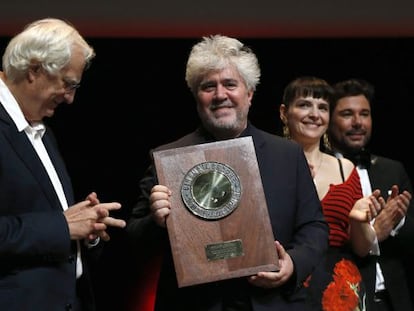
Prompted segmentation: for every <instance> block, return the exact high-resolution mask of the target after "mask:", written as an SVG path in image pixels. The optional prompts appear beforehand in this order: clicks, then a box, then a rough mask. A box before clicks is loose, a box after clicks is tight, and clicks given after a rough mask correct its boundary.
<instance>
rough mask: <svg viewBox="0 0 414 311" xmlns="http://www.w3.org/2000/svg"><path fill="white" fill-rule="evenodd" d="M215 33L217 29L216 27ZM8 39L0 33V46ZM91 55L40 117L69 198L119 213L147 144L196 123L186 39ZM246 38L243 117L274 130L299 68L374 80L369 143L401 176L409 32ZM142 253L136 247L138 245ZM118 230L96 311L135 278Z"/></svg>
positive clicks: (408, 130) (114, 41) (411, 54)
mask: <svg viewBox="0 0 414 311" xmlns="http://www.w3.org/2000/svg"><path fill="white" fill-rule="evenodd" d="M224 34H225V33H224ZM8 40H9V38H8V37H6V36H3V37H0V50H1V51H3V50H4V47H5V46H6V44H7V42H8ZM87 40H88V41H89V43H90V44H91V45H92V46H94V48H95V50H96V53H97V56H96V58H95V60H94V61H93V64H92V66H91V67H90V68H89V69H88V71H87V72H85V74H84V77H83V80H82V86H81V88H80V89H79V90H78V91H77V94H76V98H75V102H74V103H73V104H72V105H71V106H69V105H62V106H61V107H59V108H58V109H57V111H56V114H55V116H54V117H53V118H51V119H49V120H48V122H49V124H50V125H51V126H52V127H53V129H54V130H55V134H56V135H57V138H58V141H59V143H60V147H61V151H62V154H63V156H64V158H65V160H66V162H67V166H68V169H69V172H70V174H71V176H72V180H73V184H74V188H75V192H76V195H77V198H78V200H81V199H83V198H84V197H85V196H86V195H87V194H88V193H89V192H90V191H96V192H97V193H98V195H99V197H100V199H101V201H119V202H121V203H122V205H123V209H122V211H121V212H118V213H115V214H116V215H117V216H119V217H123V218H127V217H128V213H129V211H130V209H131V207H132V206H133V204H134V202H135V199H136V196H137V190H138V189H137V188H138V181H139V179H140V177H141V176H142V174H143V172H144V170H145V168H146V167H147V165H148V151H149V150H150V149H151V148H153V147H156V146H158V145H159V144H162V143H166V142H169V141H171V140H174V139H176V138H178V137H180V136H182V135H184V134H186V133H188V132H189V131H192V130H193V129H194V128H195V127H196V126H197V124H198V118H197V116H196V110H195V103H194V101H193V98H192V95H191V94H190V91H189V90H188V89H187V86H186V83H185V79H184V75H185V65H186V60H187V57H188V54H189V52H190V49H191V47H192V45H193V44H194V43H196V42H197V41H198V40H199V37H194V38H170V37H168V38H119V37H118V38H111V37H106V38H104V37H87ZM241 40H242V41H243V42H244V43H246V44H247V45H249V46H250V47H251V48H252V49H253V50H254V51H255V52H256V55H257V57H258V59H259V62H260V65H261V68H262V77H261V83H260V84H259V86H258V88H257V91H256V94H255V96H254V98H253V106H252V108H251V113H250V119H251V121H252V122H253V123H254V124H255V125H256V126H257V127H259V128H262V129H264V130H267V131H269V132H273V133H280V130H281V122H280V120H279V113H278V105H279V104H280V101H281V97H282V91H283V88H284V87H285V85H286V84H287V83H288V82H289V81H290V80H292V79H294V78H296V77H298V76H301V75H315V76H318V77H321V78H324V79H326V80H327V81H328V82H331V83H335V82H337V81H339V80H342V79H347V78H364V79H367V80H369V81H370V82H372V83H373V84H374V86H375V87H376V100H375V103H374V106H373V118H374V125H373V128H374V130H373V138H372V143H371V146H370V147H371V149H372V150H373V151H374V152H375V153H378V154H381V155H384V156H388V157H391V158H394V159H397V160H400V161H402V162H403V163H404V165H405V166H406V168H407V170H408V172H409V174H410V176H411V177H413V176H414V164H413V163H412V158H413V151H412V147H411V143H412V132H413V131H412V124H413V117H412V113H411V110H412V107H411V105H412V100H413V96H412V94H413V90H414V37H395V36H393V37H375V38H372V37H369V38H368V37H358V38H333V37H332V38H331V37H324V38H309V37H306V38H253V37H251V38H250V37H245V38H242V39H241ZM140 252H141V253H142V254H145V252H146V250H145V249H143V250H138V253H140ZM137 265H139V259H136V258H134V257H133V254H132V252H131V250H130V249H128V247H127V244H126V242H125V237H124V233H123V231H122V230H113V231H112V240H111V241H110V242H109V243H108V244H107V247H106V248H105V252H104V256H103V258H102V260H101V262H100V263H99V264H98V265H97V266H96V267H95V273H96V277H95V282H96V290H97V294H98V301H99V306H100V308H99V310H98V311H101V310H116V311H123V310H126V306H125V305H126V296H127V293H128V292H127V290H128V289H129V286H130V285H131V284H130V282H132V281H133V279H134V277H136V275H135V274H134V269H133V267H134V266H137Z"/></svg>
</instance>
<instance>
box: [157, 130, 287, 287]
mask: <svg viewBox="0 0 414 311" xmlns="http://www.w3.org/2000/svg"><path fill="white" fill-rule="evenodd" d="M153 155H154V163H155V167H156V171H157V177H158V181H159V184H162V185H167V186H168V187H169V188H170V189H171V190H172V196H171V198H170V199H171V206H172V207H171V213H170V215H169V216H168V218H167V230H168V234H169V239H170V244H171V249H172V255H173V259H174V266H175V270H176V276H177V281H178V286H179V287H184V286H190V285H195V284H201V283H207V282H212V281H219V280H224V279H229V278H237V277H242V276H248V275H253V274H256V273H257V272H260V271H277V270H278V269H279V266H278V255H277V251H276V248H275V245H274V236H273V231H272V227H271V224H270V219H269V214H268V210H267V204H266V199H265V195H264V191H263V185H262V180H261V177H260V172H259V168H258V164H257V158H256V153H255V149H254V145H253V141H252V138H251V137H242V138H235V139H229V140H224V141H218V142H213V143H206V144H200V145H193V146H188V147H181V148H174V149H169V150H162V151H156V152H154V154H153ZM210 161H214V162H218V163H222V164H225V165H228V166H229V167H231V168H232V169H233V170H234V171H235V172H236V174H237V176H238V177H239V180H240V184H241V196H240V200H239V202H238V206H237V207H236V208H235V209H234V210H233V211H232V212H231V213H230V214H229V215H227V216H225V217H223V218H220V219H217V220H214V219H213V220H211V219H204V218H203V217H198V216H197V215H194V213H192V212H191V211H190V210H189V209H188V207H187V206H186V204H185V203H184V200H183V198H182V195H181V189H182V185H183V179H184V177H185V176H186V174H187V172H188V171H189V170H191V169H192V168H194V166H196V165H198V164H200V163H205V162H210ZM227 243H229V244H230V245H231V244H233V243H236V244H237V245H238V246H239V247H241V253H238V254H237V255H236V256H234V257H224V258H219V259H215V258H213V259H211V257H209V256H208V254H209V253H208V252H209V251H208V249H210V248H211V247H212V248H213V249H214V248H216V249H217V248H219V249H220V248H224V247H227V246H226V245H227ZM233 255H234V254H233Z"/></svg>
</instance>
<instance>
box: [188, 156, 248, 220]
mask: <svg viewBox="0 0 414 311" xmlns="http://www.w3.org/2000/svg"><path fill="white" fill-rule="evenodd" d="M241 191H242V189H241V183H240V179H239V176H237V174H236V173H235V172H234V170H233V169H232V168H231V167H230V166H228V165H226V164H223V163H219V162H203V163H199V164H197V165H196V166H194V167H193V168H191V169H190V170H189V171H188V172H187V174H186V175H185V176H184V179H183V182H182V185H181V196H182V198H183V201H184V203H185V205H186V206H187V208H188V209H189V210H190V211H191V212H192V213H193V214H195V215H197V216H199V217H201V218H204V219H220V218H223V217H225V216H227V215H229V214H230V213H231V212H233V211H234V210H235V209H236V208H237V206H238V205H239V202H240V197H241Z"/></svg>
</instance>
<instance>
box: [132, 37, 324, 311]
mask: <svg viewBox="0 0 414 311" xmlns="http://www.w3.org/2000/svg"><path fill="white" fill-rule="evenodd" d="M259 80H260V67H259V63H258V60H257V58H256V55H255V54H254V53H253V51H252V50H251V49H250V48H248V47H247V46H245V45H244V44H243V43H241V42H240V41H239V40H237V39H235V38H230V37H227V36H222V35H214V36H210V37H204V38H203V39H202V40H201V41H200V42H199V43H197V44H195V45H194V46H193V48H192V50H191V53H190V55H189V58H188V62H187V69H186V81H187V84H188V87H189V88H190V90H191V92H192V94H193V95H194V98H195V101H196V104H197V111H198V115H199V118H200V120H201V124H200V126H199V127H198V128H197V129H196V130H195V131H194V132H192V133H190V134H188V135H186V136H184V137H182V138H180V139H178V140H176V141H175V142H172V143H169V144H166V145H163V146H160V147H158V148H156V149H154V150H152V151H151V155H152V152H154V151H160V150H166V149H173V148H178V147H185V146H194V145H199V144H204V143H209V142H215V141H224V140H231V139H234V138H238V137H247V136H250V137H252V139H253V143H254V148H255V152H256V156H257V162H258V166H259V171H260V175H261V179H262V184H263V188H264V193H265V198H266V203H267V204H266V205H267V208H268V212H269V216H270V221H271V227H272V230H273V234H274V241H275V244H274V247H275V249H276V251H277V253H278V257H279V262H278V266H279V267H280V270H279V271H277V272H268V271H267V272H266V271H262V272H258V273H257V274H254V275H250V276H247V277H238V278H230V279H227V280H220V281H212V282H206V283H204V284H201V285H192V286H188V287H178V285H177V279H176V273H175V269H174V265H173V262H172V255H171V249H170V245H169V243H168V231H167V230H166V219H167V217H168V216H169V215H170V212H171V208H174V207H172V206H171V201H170V197H171V195H172V192H171V189H170V186H171V185H162V184H158V180H157V176H156V171H155V167H154V164H152V165H151V166H150V167H149V168H148V170H147V172H146V174H145V176H144V177H143V178H142V180H141V182H140V192H139V196H138V201H137V203H136V205H135V206H134V208H133V209H132V213H131V216H130V218H129V219H128V221H127V232H128V234H129V236H130V237H131V241H132V242H133V243H134V244H133V245H134V247H136V248H137V249H140V250H142V249H147V250H149V248H148V247H154V246H155V247H161V248H162V249H163V256H162V258H163V265H162V270H161V271H160V276H159V279H158V286H157V289H154V291H155V290H156V295H154V296H151V297H156V300H155V308H154V310H156V311H164V310H180V311H194V310H197V311H200V310H206V311H207V310H211V311H213V310H220V311H244V310H246V311H247V310H249V311H250V310H255V311H256V310H279V311H280V310H298V311H304V310H309V308H308V306H307V305H306V303H305V297H306V293H305V292H304V291H305V290H306V289H305V288H303V287H302V284H303V281H305V279H306V278H307V277H308V276H309V275H310V273H311V272H312V270H313V269H314V267H315V266H316V265H317V263H318V262H319V261H320V259H321V258H322V256H323V254H324V253H325V251H326V250H327V246H328V227H327V224H326V222H325V220H324V217H323V215H322V209H321V205H320V201H319V199H318V195H317V193H316V190H315V186H314V184H313V181H312V177H311V174H310V169H309V166H308V164H307V162H306V159H305V156H304V153H303V151H302V149H301V148H300V147H299V145H297V144H296V143H293V142H290V141H287V140H285V139H283V138H281V137H278V136H275V135H272V134H270V133H266V132H264V131H262V130H260V129H258V128H256V127H255V126H253V125H252V124H251V122H250V121H249V119H248V114H249V109H250V107H251V105H252V99H253V94H254V92H255V90H256V86H257V84H258V83H259ZM235 226H237V224H235ZM250 229H252V230H257V228H248V227H247V228H245V230H250ZM257 251H259V252H260V251H261V250H260V249H258V250H257ZM263 251H265V250H263ZM140 253H141V252H140ZM193 268H194V270H195V271H196V269H197V267H196V266H195V267H193ZM147 273H152V271H147ZM154 275H157V274H154Z"/></svg>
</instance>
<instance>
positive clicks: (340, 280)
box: [322, 259, 365, 311]
mask: <svg viewBox="0 0 414 311" xmlns="http://www.w3.org/2000/svg"><path fill="white" fill-rule="evenodd" d="M360 282H361V274H360V273H359V270H358V268H357V267H356V266H355V264H353V263H352V262H351V261H349V260H346V259H342V260H341V261H339V262H338V263H337V264H336V265H335V268H334V274H333V281H332V282H331V283H330V284H329V285H328V286H327V288H326V289H325V291H324V293H323V297H322V308H323V310H324V311H363V310H365V297H359V291H360V287H359V283H360Z"/></svg>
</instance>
